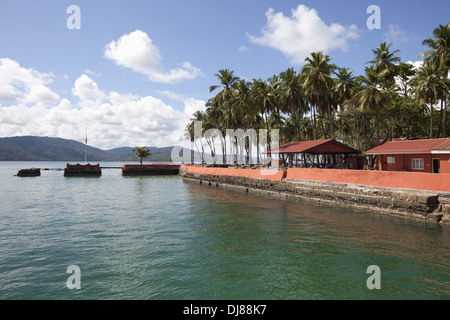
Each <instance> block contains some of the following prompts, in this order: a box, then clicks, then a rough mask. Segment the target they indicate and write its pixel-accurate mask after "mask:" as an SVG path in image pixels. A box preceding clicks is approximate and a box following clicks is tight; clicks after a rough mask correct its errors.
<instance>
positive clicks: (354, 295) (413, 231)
mask: <svg viewBox="0 0 450 320" xmlns="http://www.w3.org/2000/svg"><path fill="white" fill-rule="evenodd" d="M101 165H102V166H121V164H120V163H101ZM31 167H39V168H64V167H65V163H58V162H40V163H39V162H35V163H29V162H0V299H2V300H3V299H157V300H159V299H171V300H178V299H189V300H191V299H195V300H203V299H214V300H215V299H221V300H229V299H239V300H241V299H271V300H272V299H277V300H279V299H291V300H300V299H302V300H304V299H449V298H450V256H449V254H450V228H449V227H448V226H442V225H437V224H434V223H427V222H413V221H408V220H406V219H404V218H393V217H388V216H386V215H379V214H374V213H365V212H362V211H357V210H351V209H348V208H347V209H344V208H339V207H331V206H324V205H320V206H319V205H314V204H310V203H307V202H300V201H298V202H297V201H278V200H273V199H268V198H265V197H260V196H254V195H248V194H244V193H240V192H236V191H229V190H223V189H215V188H212V187H208V186H203V185H198V184H195V183H187V182H184V181H183V180H182V179H181V178H179V177H176V176H173V177H122V176H121V171H120V170H117V169H104V170H103V175H102V177H100V178H65V177H64V176H63V172H62V171H42V172H41V173H42V175H41V176H40V177H34V178H20V177H15V176H14V175H15V174H16V173H17V171H18V170H19V169H24V168H31ZM73 265H75V266H78V267H79V269H80V277H79V280H80V285H81V289H69V288H68V286H67V283H66V282H67V280H68V278H69V277H71V275H72V274H71V273H66V271H67V268H68V267H69V266H73ZM371 265H376V266H378V267H379V268H380V271H381V273H380V283H381V289H373V290H370V289H368V287H367V284H366V282H367V279H368V278H369V277H371V276H372V273H367V268H368V267H369V266H371ZM72 283H75V282H72Z"/></svg>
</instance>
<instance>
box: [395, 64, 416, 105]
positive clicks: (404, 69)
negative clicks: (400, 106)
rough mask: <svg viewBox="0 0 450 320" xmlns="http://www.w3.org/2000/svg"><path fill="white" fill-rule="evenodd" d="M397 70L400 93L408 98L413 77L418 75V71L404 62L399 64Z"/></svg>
mask: <svg viewBox="0 0 450 320" xmlns="http://www.w3.org/2000/svg"><path fill="white" fill-rule="evenodd" d="M397 70H398V74H397V79H398V81H399V84H398V85H397V88H398V91H401V92H402V94H403V96H404V97H407V96H408V92H409V89H410V80H411V77H413V76H414V75H415V74H416V71H415V69H414V66H413V65H412V64H410V63H403V62H400V63H399V64H398V66H397Z"/></svg>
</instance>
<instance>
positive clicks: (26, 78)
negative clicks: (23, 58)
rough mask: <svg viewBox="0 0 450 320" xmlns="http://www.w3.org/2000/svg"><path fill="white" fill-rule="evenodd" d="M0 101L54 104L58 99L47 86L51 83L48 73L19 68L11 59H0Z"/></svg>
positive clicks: (51, 77)
mask: <svg viewBox="0 0 450 320" xmlns="http://www.w3.org/2000/svg"><path fill="white" fill-rule="evenodd" d="M0 75H1V76H0V100H3V101H12V102H20V103H25V104H27V103H34V102H38V101H39V102H41V103H56V102H58V101H59V99H60V97H59V95H58V94H57V93H55V92H53V91H52V90H51V89H50V88H49V87H48V86H47V85H48V84H49V83H51V82H52V81H53V75H52V74H50V73H40V72H37V71H36V70H33V69H32V68H29V69H27V68H24V67H21V66H20V64H19V63H18V62H16V61H14V60H12V59H9V58H3V59H0Z"/></svg>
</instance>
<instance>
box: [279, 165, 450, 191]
mask: <svg viewBox="0 0 450 320" xmlns="http://www.w3.org/2000/svg"><path fill="white" fill-rule="evenodd" d="M286 179H292V180H311V181H329V182H336V183H351V184H359V185H367V186H376V187H386V188H405V189H418V190H431V191H443V192H450V174H445V173H440V174H433V173H419V172H398V171H368V170H337V169H307V168H289V169H288V170H287V175H286Z"/></svg>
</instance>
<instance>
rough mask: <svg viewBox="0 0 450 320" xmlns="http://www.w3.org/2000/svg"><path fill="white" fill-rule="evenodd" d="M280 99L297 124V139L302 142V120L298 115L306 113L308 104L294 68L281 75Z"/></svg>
mask: <svg viewBox="0 0 450 320" xmlns="http://www.w3.org/2000/svg"><path fill="white" fill-rule="evenodd" d="M279 97H280V100H281V103H282V104H283V105H285V107H286V108H285V109H284V111H287V112H289V113H290V114H291V117H293V120H294V123H295V124H296V126H295V132H296V139H297V140H302V135H301V130H300V121H299V120H300V119H297V115H298V114H304V113H305V111H306V103H305V101H304V100H305V97H304V92H303V87H302V83H301V82H300V77H299V76H298V75H297V73H296V71H295V70H294V69H293V68H288V69H287V70H286V71H283V72H282V73H280V90H279Z"/></svg>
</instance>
